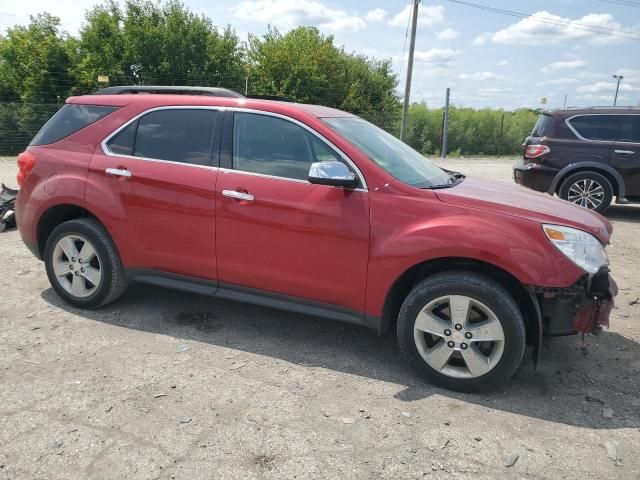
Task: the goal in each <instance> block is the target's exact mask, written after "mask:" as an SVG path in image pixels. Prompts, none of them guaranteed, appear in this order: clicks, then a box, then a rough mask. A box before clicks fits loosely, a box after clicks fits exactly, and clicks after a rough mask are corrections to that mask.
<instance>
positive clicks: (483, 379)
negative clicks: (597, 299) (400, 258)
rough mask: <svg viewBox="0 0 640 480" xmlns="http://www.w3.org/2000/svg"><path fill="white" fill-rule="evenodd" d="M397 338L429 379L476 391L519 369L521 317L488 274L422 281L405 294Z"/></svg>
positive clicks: (522, 341)
mask: <svg viewBox="0 0 640 480" xmlns="http://www.w3.org/2000/svg"><path fill="white" fill-rule="evenodd" d="M398 342H399V344H400V349H401V350H402V353H403V355H404V357H405V358H406V359H407V360H408V362H409V363H410V364H411V365H412V366H413V367H414V368H415V369H417V370H418V372H420V373H421V374H422V375H424V376H425V377H426V378H427V380H429V381H430V382H431V383H433V384H436V385H439V386H441V387H445V388H449V389H453V390H459V391H465V392H471V391H477V390H480V389H485V388H493V387H496V386H497V385H500V384H501V383H503V382H505V381H506V380H508V379H509V378H510V377H511V376H512V375H513V374H514V373H515V371H516V370H517V369H518V366H519V365H520V362H521V360H522V356H523V354H524V349H525V327H524V320H523V318H522V313H521V312H520V309H519V308H518V305H517V304H516V302H515V301H514V300H513V298H512V297H511V295H509V293H508V292H507V291H506V290H504V289H503V288H502V287H501V286H500V285H499V284H498V283H496V282H494V281H493V280H491V279H490V278H488V277H486V276H484V275H480V274H477V273H473V272H457V271H456V272H446V273H441V274H436V275H433V276H431V277H429V278H427V279H426V280H423V281H422V282H420V283H419V284H418V285H417V286H416V287H415V288H414V289H413V290H412V291H411V293H410V294H409V296H408V297H407V298H406V300H405V301H404V303H403V305H402V308H401V309H400V315H399V317H398Z"/></svg>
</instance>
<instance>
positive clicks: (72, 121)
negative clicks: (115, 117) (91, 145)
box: [30, 103, 118, 145]
mask: <svg viewBox="0 0 640 480" xmlns="http://www.w3.org/2000/svg"><path fill="white" fill-rule="evenodd" d="M117 109H118V107H107V106H103V105H78V104H75V103H68V104H67V105H65V106H64V107H62V108H61V109H60V110H58V111H57V112H56V113H55V114H54V115H53V117H51V118H50V119H49V121H48V122H47V123H45V124H44V126H43V127H42V128H41V129H40V131H39V132H38V133H37V134H36V136H35V137H33V140H31V143H30V145H48V144H50V143H55V142H57V141H59V140H62V139H63V138H65V137H68V136H69V135H71V134H72V133H76V132H77V131H78V130H82V129H83V128H84V127H87V126H89V125H91V124H92V123H94V122H97V121H98V120H100V119H101V118H104V117H106V116H107V115H109V114H110V113H112V112H114V111H115V110H117Z"/></svg>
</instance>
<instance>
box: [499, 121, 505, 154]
mask: <svg viewBox="0 0 640 480" xmlns="http://www.w3.org/2000/svg"><path fill="white" fill-rule="evenodd" d="M503 133H504V112H502V118H501V119H500V134H499V135H498V156H500V153H502V135H503Z"/></svg>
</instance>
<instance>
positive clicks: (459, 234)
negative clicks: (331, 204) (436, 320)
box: [366, 199, 582, 316]
mask: <svg viewBox="0 0 640 480" xmlns="http://www.w3.org/2000/svg"><path fill="white" fill-rule="evenodd" d="M405 200H406V202H403V210H405V212H403V213H405V214H408V213H409V212H410V211H412V210H413V209H414V208H417V207H418V205H417V204H416V203H414V202H413V201H412V200H411V199H405ZM374 207H375V204H374ZM419 207H420V216H418V215H417V214H416V215H415V218H414V220H413V221H411V222H407V223H406V224H404V225H403V224H402V223H401V221H400V222H398V219H400V220H402V218H406V217H407V215H405V214H403V215H402V216H401V217H400V216H399V215H384V214H383V215H381V216H376V215H375V212H374V214H373V216H372V218H373V221H372V238H371V253H370V261H369V270H368V276H367V298H366V305H367V308H366V311H367V314H370V315H377V316H379V315H381V314H382V309H383V305H384V301H385V298H386V296H387V293H388V292H389V290H390V289H391V287H392V286H393V284H394V283H395V281H396V280H397V279H398V278H400V277H401V276H402V275H403V274H404V273H405V272H407V271H408V270H409V269H410V268H412V267H414V266H416V265H419V264H423V263H425V262H429V261H432V260H438V259H443V258H452V259H453V258H456V259H470V260H475V261H478V262H483V263H488V264H491V265H493V266H495V267H498V268H500V269H502V270H504V271H506V272H508V273H509V274H511V275H512V276H514V277H515V278H517V279H518V280H519V281H520V282H521V283H522V284H524V285H536V286H545V287H566V286H568V285H571V284H573V283H574V282H575V281H576V280H577V279H578V278H579V277H580V275H581V274H582V271H581V270H580V269H579V268H578V267H576V266H575V265H574V264H573V263H571V262H570V261H569V260H568V259H567V258H566V257H564V255H562V254H561V253H560V252H558V251H557V250H556V249H555V248H554V247H553V245H551V243H550V242H549V241H548V240H547V238H546V237H545V235H544V233H543V231H542V228H541V227H540V224H539V223H538V222H534V221H530V220H525V219H522V218H519V217H513V216H509V215H504V214H499V213H494V212H487V211H483V210H476V209H473V208H468V207H459V206H454V205H450V204H444V203H442V202H439V201H431V202H428V203H427V202H425V201H424V200H421V201H420V202H419ZM425 207H428V208H425ZM382 211H384V209H382ZM415 213H417V212H415Z"/></svg>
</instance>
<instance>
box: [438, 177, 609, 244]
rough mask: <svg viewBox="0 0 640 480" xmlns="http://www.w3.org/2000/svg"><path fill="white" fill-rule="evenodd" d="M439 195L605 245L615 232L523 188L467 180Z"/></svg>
mask: <svg viewBox="0 0 640 480" xmlns="http://www.w3.org/2000/svg"><path fill="white" fill-rule="evenodd" d="M436 195H437V196H438V198H439V199H440V200H441V201H443V202H445V203H450V204H452V205H459V206H464V207H472V208H480V209H482V210H487V211H492V212H496V213H501V214H504V215H512V216H515V217H520V218H524V219H527V220H532V221H535V222H540V223H552V224H556V225H566V226H569V227H574V228H579V229H580V230H584V231H586V232H589V233H591V234H593V235H595V236H596V237H598V239H599V240H600V241H601V242H602V243H603V244H606V243H608V241H609V237H610V236H611V232H612V229H613V227H612V226H611V223H610V222H609V221H608V220H607V219H606V218H604V217H603V216H602V215H599V214H597V213H595V212H592V211H590V210H587V209H586V208H582V207H578V206H577V205H573V204H572V203H569V202H566V201H564V200H560V199H558V198H554V197H551V196H550V195H547V194H546V193H540V192H536V191H533V190H529V189H527V188H525V187H521V186H519V185H509V184H507V183H501V182H495V181H491V180H484V179H482V180H481V179H478V178H473V177H467V178H466V179H465V180H463V181H462V182H460V183H459V184H458V185H456V186H454V187H451V188H447V189H442V190H436Z"/></svg>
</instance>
